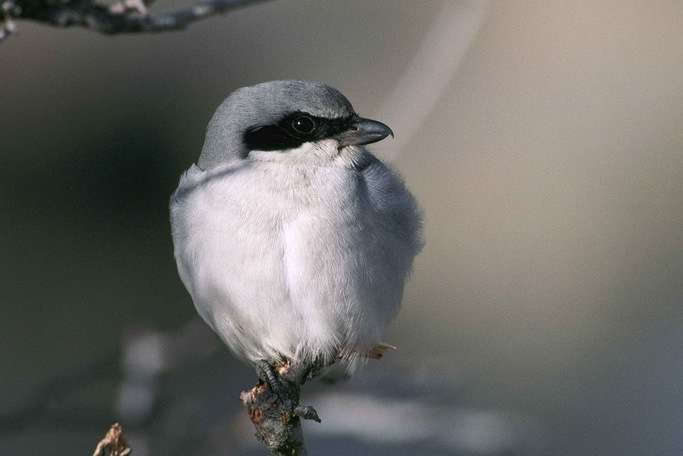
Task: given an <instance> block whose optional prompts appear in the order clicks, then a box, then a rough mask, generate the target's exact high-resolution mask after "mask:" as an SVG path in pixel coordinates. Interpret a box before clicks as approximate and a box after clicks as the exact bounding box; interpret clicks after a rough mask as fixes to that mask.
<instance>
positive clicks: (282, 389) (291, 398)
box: [255, 359, 320, 423]
mask: <svg viewBox="0 0 683 456" xmlns="http://www.w3.org/2000/svg"><path fill="white" fill-rule="evenodd" d="M255 365H256V372H257V374H258V377H259V380H260V381H261V382H262V383H263V384H265V385H267V386H268V388H269V389H270V391H271V392H272V393H273V395H274V396H275V400H277V401H278V402H280V403H281V404H282V406H283V408H284V409H285V410H287V411H288V412H289V413H291V414H293V415H296V416H298V417H300V418H303V419H305V420H313V421H317V422H318V423H320V417H319V416H318V412H316V410H315V409H314V408H313V407H311V406H310V405H298V402H299V392H300V385H298V384H297V383H296V382H293V381H290V380H289V377H288V374H290V371H289V368H290V365H289V363H288V362H283V363H279V364H278V366H277V367H273V365H271V364H270V363H269V362H268V361H266V360H265V359H262V360H259V361H257V362H256V364H255Z"/></svg>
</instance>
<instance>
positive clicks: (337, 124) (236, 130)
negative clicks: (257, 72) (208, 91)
mask: <svg viewBox="0 0 683 456" xmlns="http://www.w3.org/2000/svg"><path fill="white" fill-rule="evenodd" d="M388 135H392V136H393V132H392V131H391V129H390V128H389V127H388V126H386V125H384V124H383V123H381V122H378V121H376V120H370V119H364V118H362V117H360V116H359V115H357V114H356V113H355V111H354V110H353V107H352V106H351V103H350V102H349V100H347V99H346V97H344V95H342V94H341V93H340V92H339V91H338V90H336V89H333V88H332V87H329V86H327V85H325V84H323V83H320V82H313V81H271V82H264V83H261V84H257V85H254V86H250V87H244V88H241V89H238V90H236V91H235V92H233V93H232V94H230V96H228V98H226V99H225V101H224V102H223V103H222V104H221V105H220V106H219V107H218V109H217V110H216V113H215V114H214V115H213V117H212V119H211V121H210V122H209V125H208V127H207V131H206V140H205V141H204V147H203V149H202V154H201V156H200V158H199V162H198V165H199V167H200V168H202V169H210V168H213V167H215V166H218V165H221V164H224V163H228V162H233V161H234V160H267V161H279V162H283V163H302V162H303V163H306V162H311V163H321V162H325V161H328V162H329V161H333V160H335V159H337V158H338V157H339V156H340V154H341V153H342V152H343V151H350V150H351V151H352V150H355V151H356V152H358V150H359V149H358V148H357V147H356V148H354V147H352V146H362V145H364V144H370V143H373V142H377V141H380V140H382V139H384V138H386V137H387V136H388ZM351 155H353V154H351ZM350 160H351V161H353V160H354V158H351V159H350ZM347 161H348V160H347ZM340 162H343V160H341V161H340Z"/></svg>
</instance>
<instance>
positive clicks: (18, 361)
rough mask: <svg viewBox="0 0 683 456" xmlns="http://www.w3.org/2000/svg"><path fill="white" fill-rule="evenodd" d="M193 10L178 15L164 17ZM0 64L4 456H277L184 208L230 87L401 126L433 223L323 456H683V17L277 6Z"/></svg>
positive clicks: (409, 168)
mask: <svg viewBox="0 0 683 456" xmlns="http://www.w3.org/2000/svg"><path fill="white" fill-rule="evenodd" d="M178 5H180V3H179V2H170V1H164V2H160V3H159V4H157V5H155V9H156V10H163V9H165V8H171V7H173V6H178ZM18 25H19V27H20V33H19V34H18V35H16V36H13V37H11V38H10V39H9V40H7V41H6V42H4V43H2V45H0V65H1V68H2V71H1V72H0V131H1V132H2V135H1V137H0V194H1V195H2V196H1V197H0V217H1V222H0V249H1V251H2V255H1V256H0V271H2V274H1V277H2V279H1V281H2V282H1V285H2V286H1V288H0V289H1V290H2V291H1V293H2V318H1V319H0V359H1V360H2V362H1V363H0V454H3V455H33V454H43V455H44V454H64V453H69V454H90V453H88V452H91V451H92V448H93V447H94V445H95V444H96V442H97V441H98V440H99V438H100V437H101V435H102V434H103V433H104V431H105V430H106V429H107V427H108V426H109V424H110V423H111V422H113V421H114V420H120V421H121V422H122V424H123V425H124V427H125V428H126V429H127V431H128V435H129V437H130V440H132V446H133V449H134V453H135V454H137V455H139V456H144V455H162V454H163V455H166V454H168V455H173V454H179V455H180V454H182V455H187V454H193V455H194V454H197V455H228V454H262V450H261V449H260V448H259V447H258V445H257V443H256V442H255V439H254V437H253V435H252V434H253V429H252V428H251V425H250V423H249V422H248V419H247V417H246V414H245V413H244V411H243V410H242V409H241V407H240V404H239V400H238V394H239V391H240V390H242V389H246V388H248V387H249V386H250V385H252V384H253V382H254V380H255V376H254V374H253V372H251V371H250V369H249V368H248V367H246V366H244V365H242V364H240V363H238V362H237V361H235V360H234V359H233V358H232V357H231V355H230V354H229V353H228V351H227V349H225V348H223V347H222V346H221V345H220V344H219V343H218V342H217V340H216V339H215V337H214V336H213V335H212V334H211V333H210V331H209V329H208V328H206V327H205V326H204V325H203V324H202V323H200V322H198V321H197V320H196V319H195V312H194V309H193V306H192V303H191V301H190V298H189V296H188V295H187V294H186V292H185V290H184V289H183V287H182V285H181V283H180V280H179V279H178V277H177V274H176V269H175V264H174V260H173V255H172V245H171V239H170V234H169V224H168V215H167V201H168V197H169V195H170V194H171V192H172V191H173V190H174V188H175V186H176V184H177V179H178V176H179V175H180V173H181V172H182V171H183V170H184V169H185V168H187V167H188V166H189V165H190V164H191V163H192V162H193V161H194V160H195V159H196V158H197V157H198V154H199V151H200V148H201V145H202V141H203V135H204V128H205V126H206V123H207V122H208V119H209V118H210V116H211V114H212V113H213V110H214V109H215V107H216V106H217V105H218V104H219V103H220V102H221V101H222V100H223V98H224V97H225V96H226V95H227V94H228V93H229V92H230V91H232V90H233V89H235V88H237V87H240V86H243V85H250V84H253V83H255V82H260V81H265V80H271V79H282V78H300V79H315V80H322V81H326V82H328V83H329V84H331V85H333V86H335V87H337V88H339V89H340V90H341V91H342V92H344V93H345V94H346V95H347V96H348V97H349V98H350V100H351V101H352V102H353V103H354V106H355V108H356V110H357V111H358V112H359V113H361V114H363V115H367V116H376V117H377V118H379V119H381V120H383V121H385V122H386V123H388V124H389V125H391V126H392V127H393V129H394V131H396V133H397V139H396V140H395V141H393V142H392V141H385V142H382V143H380V144H378V145H377V147H375V148H374V150H375V151H376V153H377V154H378V155H380V156H381V157H382V158H384V159H386V160H388V161H391V162H392V163H393V165H394V166H395V167H396V168H398V169H399V170H400V172H401V173H402V174H403V176H404V177H405V179H406V181H407V182H408V184H409V186H410V188H411V189H412V191H413V192H414V194H415V195H416V196H417V198H418V200H419V201H420V202H421V204H422V206H423V208H424V210H425V213H426V238H427V245H426V248H425V250H424V251H423V253H422V254H421V256H420V257H418V259H417V264H416V267H415V272H414V275H413V277H412V279H411V281H410V283H409V284H408V286H407V289H406V293H405V299H404V308H403V311H402V313H401V314H400V316H399V318H398V320H397V321H396V322H395V324H394V325H393V326H392V328H391V331H390V333H389V334H388V336H387V341H388V342H391V343H393V344H395V345H397V346H398V347H399V350H398V351H396V352H392V353H390V354H389V355H388V356H386V357H385V358H384V359H383V360H381V361H380V362H373V363H371V364H370V365H369V366H368V368H367V369H365V370H364V371H362V372H360V373H359V374H358V375H357V376H356V377H355V378H354V379H352V380H351V381H350V382H348V383H346V384H344V385H341V386H334V387H329V386H325V385H315V386H312V387H310V388H309V389H308V390H307V391H306V392H305V394H306V397H305V402H306V403H310V404H312V405H314V406H315V407H316V408H317V410H318V411H319V412H320V415H321V417H322V419H323V423H322V424H320V425H318V424H315V423H313V424H309V423H306V424H305V432H306V436H307V440H308V442H309V446H310V452H311V453H312V454H330V455H337V454H339V455H342V454H351V453H356V454H373V455H375V454H376V455H390V454H423V455H536V454H544V455H549V454H552V455H558V456H564V455H587V454H595V455H606V456H609V455H680V454H683V432H682V427H683V386H682V383H681V382H682V380H681V379H682V378H683V310H682V307H681V304H682V302H681V301H682V300H683V128H682V126H683V32H682V30H683V3H681V2H679V1H676V0H649V1H645V0H640V1H634V0H614V1H609V0H600V1H587V0H582V1H575V2H565V1H559V0H538V1H531V0H529V1H526V0H525V1H522V0H520V1H517V0H510V1H502V0H501V1H492V2H486V1H456V0H446V1H436V0H434V1H415V0H383V1H364V0H353V1H344V2H335V1H333V0H276V1H273V2H268V3H262V4H258V5H255V6H252V7H248V8H245V9H242V10H239V11H236V12H234V13H231V14H229V15H227V16H225V17H217V18H213V19H209V20H207V21H205V22H201V23H197V24H194V25H193V26H192V27H191V28H190V29H189V30H187V31H183V32H178V33H172V34H159V35H137V36H120V37H105V36H100V35H95V34H93V33H92V32H87V31H82V30H61V29H54V28H48V27H45V26H40V25H33V24H31V23H26V22H20V23H19V24H18Z"/></svg>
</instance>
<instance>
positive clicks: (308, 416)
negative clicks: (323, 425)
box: [293, 405, 321, 423]
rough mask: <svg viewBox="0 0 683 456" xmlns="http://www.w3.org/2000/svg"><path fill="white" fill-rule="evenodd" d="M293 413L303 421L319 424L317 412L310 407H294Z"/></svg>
mask: <svg viewBox="0 0 683 456" xmlns="http://www.w3.org/2000/svg"><path fill="white" fill-rule="evenodd" d="M293 412H294V414H295V415H296V416H298V417H300V418H303V419H305V420H313V421H315V422H317V423H320V422H321V420H320V417H319V416H318V412H316V410H315V409H314V408H313V407H311V406H310V405H298V406H296V407H294V410H293Z"/></svg>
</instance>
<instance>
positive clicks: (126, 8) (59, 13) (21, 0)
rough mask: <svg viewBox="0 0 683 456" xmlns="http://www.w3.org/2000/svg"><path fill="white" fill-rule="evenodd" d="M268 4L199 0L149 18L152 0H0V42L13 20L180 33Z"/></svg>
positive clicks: (106, 29)
mask: <svg viewBox="0 0 683 456" xmlns="http://www.w3.org/2000/svg"><path fill="white" fill-rule="evenodd" d="M264 1H269V0H200V1H199V2H197V3H196V4H194V5H192V6H190V7H187V8H181V9H178V10H175V11H170V12H167V13H161V14H156V15H155V14H150V13H149V12H148V11H147V8H146V6H147V5H148V4H149V3H151V0H148V1H144V0H120V1H119V2H118V3H115V4H114V5H111V6H107V5H103V4H100V3H98V2H97V1H96V0H0V41H1V40H2V39H3V38H6V37H7V36H9V35H10V34H11V33H13V32H14V31H15V29H16V26H15V25H14V22H13V19H27V20H33V21H37V22H41V23H44V24H49V25H53V26H56V27H72V26H77V27H84V28H86V29H89V30H92V31H95V32H99V33H103V34H107V35H115V34H123V33H154V32H167V31H173V30H183V29H185V28H186V27H187V26H188V25H190V24H191V23H193V22H196V21H199V20H202V19H206V18H208V17H211V16H215V15H218V14H224V13H227V12H229V11H232V10H234V9H237V8H242V7H246V6H250V5H253V4H256V3H261V2H264Z"/></svg>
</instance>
